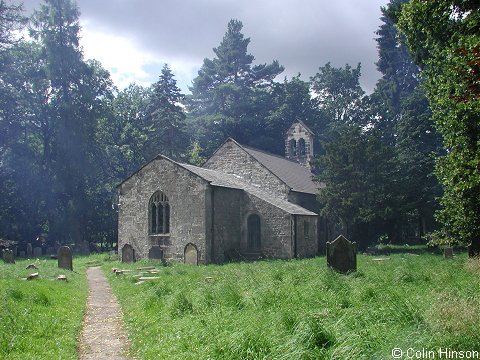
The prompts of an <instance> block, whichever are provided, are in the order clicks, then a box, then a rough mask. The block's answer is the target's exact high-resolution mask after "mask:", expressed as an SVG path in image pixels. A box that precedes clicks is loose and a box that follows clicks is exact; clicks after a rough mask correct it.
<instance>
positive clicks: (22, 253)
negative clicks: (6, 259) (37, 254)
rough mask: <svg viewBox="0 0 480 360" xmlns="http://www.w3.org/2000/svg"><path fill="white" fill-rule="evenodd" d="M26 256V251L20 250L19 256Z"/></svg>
mask: <svg viewBox="0 0 480 360" xmlns="http://www.w3.org/2000/svg"><path fill="white" fill-rule="evenodd" d="M25 256H26V253H25V251H23V250H20V251H19V252H18V257H21V258H24V257H25Z"/></svg>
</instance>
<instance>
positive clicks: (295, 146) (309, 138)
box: [285, 120, 314, 170]
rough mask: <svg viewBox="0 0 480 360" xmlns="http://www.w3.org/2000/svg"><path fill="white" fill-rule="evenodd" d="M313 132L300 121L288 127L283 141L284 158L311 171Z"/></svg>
mask: <svg viewBox="0 0 480 360" xmlns="http://www.w3.org/2000/svg"><path fill="white" fill-rule="evenodd" d="M313 136H314V134H313V132H312V130H310V129H309V128H308V127H307V125H305V124H304V123H303V122H302V121H300V120H297V121H296V122H294V123H293V124H292V126H290V128H289V129H288V131H287V136H286V139H285V157H286V158H287V159H289V160H293V161H296V162H298V163H300V164H302V165H303V166H305V167H306V168H308V169H310V170H311V169H312V161H313Z"/></svg>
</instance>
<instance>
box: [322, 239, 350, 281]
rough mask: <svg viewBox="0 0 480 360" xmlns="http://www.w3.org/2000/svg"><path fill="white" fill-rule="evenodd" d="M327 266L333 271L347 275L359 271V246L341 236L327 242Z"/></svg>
mask: <svg viewBox="0 0 480 360" xmlns="http://www.w3.org/2000/svg"><path fill="white" fill-rule="evenodd" d="M327 264H328V266H329V267H331V268H332V269H333V270H335V271H338V272H340V273H343V274H346V273H349V272H351V271H356V270H357V244H356V243H354V242H350V241H348V240H347V239H346V238H345V237H344V236H343V235H340V236H339V237H337V238H336V239H335V240H333V241H332V242H327Z"/></svg>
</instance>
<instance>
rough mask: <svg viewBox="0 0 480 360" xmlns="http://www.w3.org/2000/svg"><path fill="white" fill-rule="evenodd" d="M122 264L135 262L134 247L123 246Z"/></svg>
mask: <svg viewBox="0 0 480 360" xmlns="http://www.w3.org/2000/svg"><path fill="white" fill-rule="evenodd" d="M122 262H135V249H134V248H133V247H132V245H130V244H125V245H123V248H122Z"/></svg>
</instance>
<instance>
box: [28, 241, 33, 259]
mask: <svg viewBox="0 0 480 360" xmlns="http://www.w3.org/2000/svg"><path fill="white" fill-rule="evenodd" d="M32 254H33V248H32V244H31V243H27V256H28V257H30V256H32Z"/></svg>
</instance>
